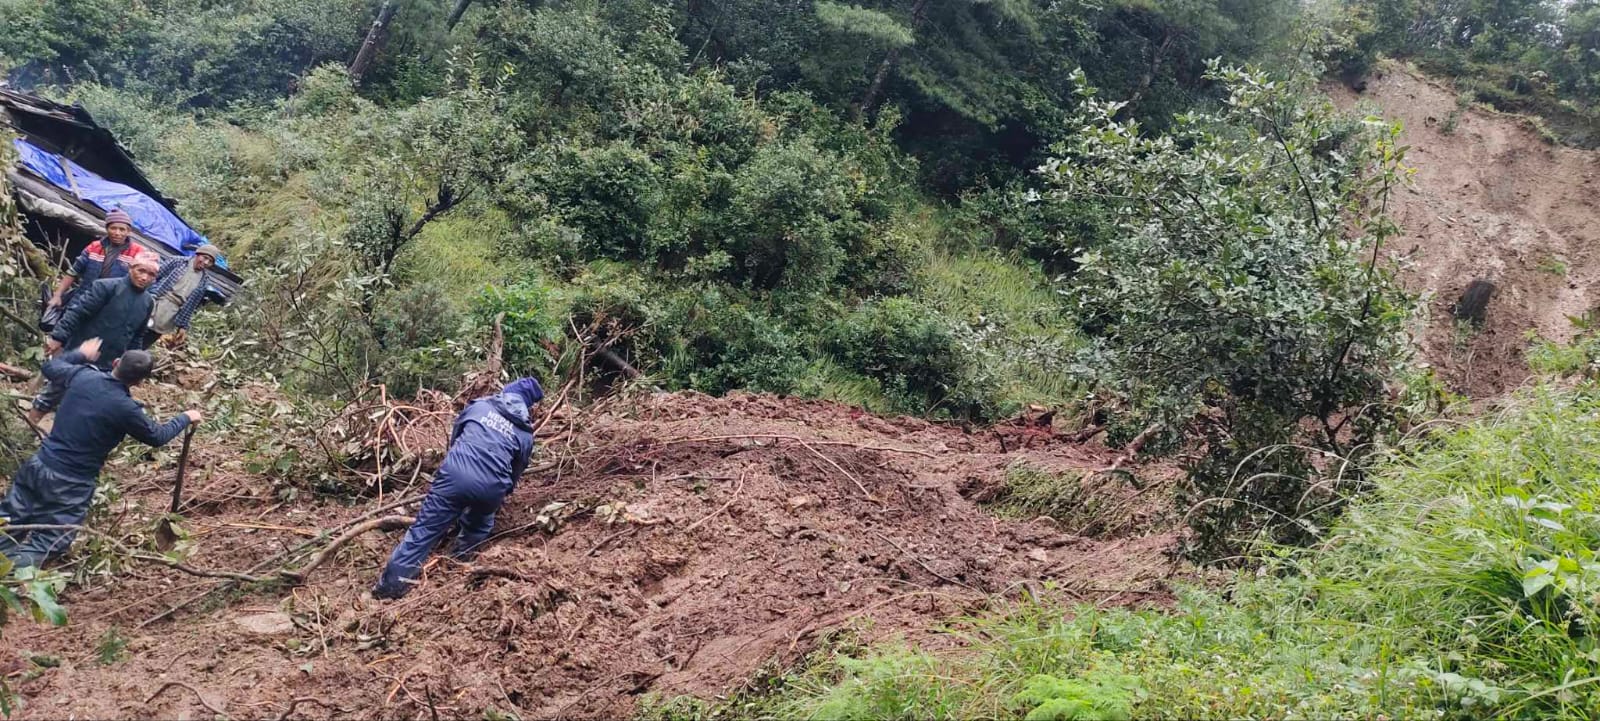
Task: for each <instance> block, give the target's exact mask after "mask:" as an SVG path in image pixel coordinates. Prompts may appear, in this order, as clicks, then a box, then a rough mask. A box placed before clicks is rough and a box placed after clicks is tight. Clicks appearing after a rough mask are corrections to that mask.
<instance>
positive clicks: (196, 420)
mask: <svg viewBox="0 0 1600 721" xmlns="http://www.w3.org/2000/svg"><path fill="white" fill-rule="evenodd" d="M183 414H184V415H186V416H188V417H189V423H190V424H191V425H198V424H200V423H202V422H204V421H205V419H206V416H205V414H203V413H201V412H200V411H199V409H195V408H191V409H189V410H186V411H184V412H183Z"/></svg>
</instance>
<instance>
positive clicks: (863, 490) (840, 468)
mask: <svg viewBox="0 0 1600 721" xmlns="http://www.w3.org/2000/svg"><path fill="white" fill-rule="evenodd" d="M795 440H797V441H800V439H798V438H796V439H795ZM800 445H802V446H805V449H806V450H808V451H811V453H812V455H815V456H816V457H818V458H821V459H822V460H823V461H824V462H825V463H827V464H828V465H830V466H833V467H834V468H835V469H836V470H838V471H839V472H840V473H843V474H844V477H845V478H848V479H850V482H851V483H854V484H856V488H859V489H861V495H863V496H866V497H867V500H869V501H872V502H873V503H876V504H878V505H880V506H882V505H884V503H883V501H880V500H878V497H877V496H874V495H872V492H871V491H868V490H867V487H866V486H864V485H862V484H861V479H859V478H856V474H854V473H851V472H849V471H847V470H845V468H844V466H841V465H839V463H838V461H835V460H833V459H832V458H829V457H827V456H825V455H823V453H822V451H819V450H817V448H816V446H813V445H811V444H810V443H807V442H805V441H800Z"/></svg>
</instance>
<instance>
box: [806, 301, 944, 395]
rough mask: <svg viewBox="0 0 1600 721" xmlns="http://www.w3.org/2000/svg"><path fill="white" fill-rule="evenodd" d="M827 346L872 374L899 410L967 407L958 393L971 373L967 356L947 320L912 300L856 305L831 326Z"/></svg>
mask: <svg viewBox="0 0 1600 721" xmlns="http://www.w3.org/2000/svg"><path fill="white" fill-rule="evenodd" d="M828 349H829V351H830V352H831V353H832V354H833V356H834V357H835V358H836V359H838V361H839V363H840V364H842V365H843V366H844V367H846V368H849V369H851V370H854V371H856V372H858V373H861V374H862V375H865V376H867V377H869V378H873V379H876V380H877V381H878V382H879V383H880V384H881V385H882V387H883V390H884V393H885V394H886V395H888V396H889V398H890V400H891V401H893V402H894V403H895V404H896V405H897V406H899V407H900V408H902V409H905V410H910V411H914V412H922V413H929V412H932V411H933V410H934V409H943V410H945V411H947V412H951V413H954V414H957V415H961V414H965V413H967V412H969V411H970V410H972V409H971V405H972V403H971V402H972V400H973V399H971V398H962V397H959V395H958V393H959V390H960V389H961V386H962V383H963V381H964V380H965V379H966V377H967V375H968V374H969V373H970V372H971V367H970V365H969V359H968V358H967V357H966V356H965V354H963V352H962V349H961V348H960V346H959V344H958V343H957V341H956V337H955V335H954V334H953V333H952V332H951V331H950V327H949V325H948V323H947V322H946V321H945V320H944V319H943V318H941V317H940V316H938V315H937V314H934V313H930V312H928V310H927V309H926V308H923V307H921V306H919V305H918V304H917V303H916V302H915V301H912V300H910V299H906V298H888V299H883V300H876V301H871V302H868V303H864V304H862V305H861V306H860V307H859V308H857V309H856V310H855V311H854V312H853V313H851V314H850V315H849V316H848V317H846V318H845V319H843V320H842V321H841V322H840V323H839V325H838V327H837V328H835V329H834V330H833V332H832V336H831V338H830V339H829V341H828Z"/></svg>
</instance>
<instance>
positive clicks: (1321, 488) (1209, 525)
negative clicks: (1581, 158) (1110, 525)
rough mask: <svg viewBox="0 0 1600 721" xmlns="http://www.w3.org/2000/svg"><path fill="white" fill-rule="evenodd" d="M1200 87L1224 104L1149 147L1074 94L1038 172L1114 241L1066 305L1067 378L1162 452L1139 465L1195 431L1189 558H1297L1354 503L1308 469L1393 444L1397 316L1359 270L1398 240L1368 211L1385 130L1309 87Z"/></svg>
mask: <svg viewBox="0 0 1600 721" xmlns="http://www.w3.org/2000/svg"><path fill="white" fill-rule="evenodd" d="M1210 77H1212V78H1214V79H1215V80H1217V81H1218V82H1219V83H1222V84H1223V85H1224V86H1225V87H1226V88H1227V89H1228V91H1229V99H1228V102H1227V103H1226V104H1224V105H1223V106H1222V107H1221V108H1220V109H1219V110H1217V111H1216V112H1214V113H1190V114H1186V115H1184V116H1182V117H1180V118H1178V119H1177V120H1176V121H1175V124H1174V126H1173V128H1172V130H1171V132H1170V133H1169V134H1168V135H1166V136H1161V137H1150V136H1145V135H1143V134H1142V133H1140V132H1139V128H1138V127H1136V126H1135V125H1133V124H1131V123H1127V122H1123V121H1119V120H1116V119H1115V114H1116V112H1117V110H1118V108H1119V105H1118V104H1117V103H1111V102H1104V101H1099V100H1096V99H1095V98H1093V97H1092V95H1093V91H1092V89H1089V88H1085V89H1084V93H1085V94H1086V95H1087V96H1088V99H1087V100H1086V101H1085V104H1084V112H1085V113H1086V118H1085V121H1084V132H1083V133H1082V134H1081V135H1079V136H1078V137H1076V138H1075V139H1073V140H1072V141H1071V142H1068V143H1064V144H1063V145H1062V146H1061V148H1060V150H1061V151H1062V152H1063V156H1062V157H1061V158H1059V159H1057V160H1053V161H1052V162H1051V163H1050V164H1048V165H1047V166H1046V168H1045V173H1046V176H1047V177H1048V178H1049V179H1051V180H1052V181H1053V182H1054V183H1056V185H1057V187H1058V188H1059V189H1060V191H1061V195H1062V197H1063V198H1067V199H1075V198H1090V199H1095V200H1096V201H1097V202H1100V203H1102V204H1103V205H1104V207H1105V208H1106V213H1107V218H1108V219H1111V220H1114V221H1115V223H1116V225H1117V228H1118V230H1119V231H1120V232H1119V233H1117V234H1114V235H1111V236H1108V237H1107V238H1105V239H1104V240H1103V241H1102V242H1101V243H1099V244H1098V245H1096V246H1095V247H1092V248H1089V249H1087V250H1085V251H1083V252H1082V253H1081V254H1080V255H1079V256H1078V262H1079V263H1080V265H1081V267H1080V270H1079V271H1078V272H1077V274H1076V275H1074V276H1073V278H1072V282H1071V284H1070V285H1069V286H1067V287H1065V288H1063V292H1065V293H1066V294H1067V295H1068V297H1069V298H1071V299H1072V300H1073V301H1074V302H1075V303H1076V305H1077V317H1078V319H1079V321H1080V323H1082V324H1083V327H1084V330H1085V333H1086V334H1087V335H1089V336H1091V337H1092V343H1089V344H1087V345H1086V346H1085V347H1084V348H1083V349H1082V350H1081V352H1080V353H1079V354H1078V359H1077V361H1076V363H1075V366H1076V369H1077V370H1078V372H1079V373H1080V374H1081V375H1082V377H1083V378H1084V379H1085V381H1086V382H1087V383H1090V384H1094V385H1096V386H1097V387H1098V388H1099V389H1101V390H1103V391H1105V392H1107V393H1109V394H1112V395H1113V396H1114V397H1116V398H1117V399H1118V401H1119V405H1120V407H1119V408H1117V409H1116V410H1118V411H1119V412H1118V413H1116V414H1115V415H1117V416H1120V418H1121V419H1122V420H1123V421H1124V422H1127V421H1129V420H1136V421H1137V422H1136V423H1130V424H1129V425H1130V427H1145V426H1149V427H1151V428H1153V429H1154V430H1155V431H1157V432H1160V433H1161V435H1160V436H1158V438H1157V442H1156V443H1155V445H1154V446H1151V448H1165V449H1167V450H1172V449H1175V448H1177V447H1178V439H1179V438H1181V437H1182V436H1183V434H1185V433H1186V432H1192V431H1194V430H1196V429H1198V430H1199V433H1198V435H1200V436H1202V437H1203V439H1204V441H1205V443H1204V445H1203V446H1202V447H1203V448H1205V452H1206V454H1205V456H1204V457H1202V458H1201V459H1200V460H1198V461H1195V462H1192V463H1191V464H1190V465H1189V468H1188V470H1189V485H1188V487H1187V488H1186V489H1185V492H1184V493H1181V494H1179V496H1178V498H1177V502H1178V503H1179V504H1180V508H1179V512H1180V513H1183V514H1184V517H1185V518H1187V519H1190V521H1191V522H1192V523H1191V525H1192V527H1193V528H1194V530H1195V531H1196V533H1195V534H1194V535H1193V536H1192V539H1191V540H1192V544H1193V545H1192V547H1191V553H1192V554H1193V555H1194V556H1195V557H1196V558H1200V559H1212V560H1215V559H1224V558H1227V559H1237V558H1238V557H1239V555H1240V551H1241V549H1243V548H1244V547H1245V546H1247V545H1248V544H1249V543H1250V541H1251V540H1252V539H1254V538H1255V537H1256V535H1257V534H1261V533H1265V534H1267V535H1268V536H1269V537H1271V538H1272V539H1273V540H1275V541H1278V542H1299V543H1303V542H1309V541H1310V540H1312V539H1314V538H1315V537H1316V535H1317V533H1318V532H1319V530H1320V528H1319V525H1318V524H1321V523H1323V522H1325V521H1326V518H1327V516H1328V515H1329V514H1332V513H1334V512H1336V511H1337V509H1338V508H1339V505H1340V502H1341V501H1342V499H1343V498H1344V497H1346V496H1347V495H1348V494H1349V493H1351V492H1353V491H1355V490H1357V489H1359V488H1360V484H1359V483H1345V482H1343V481H1346V480H1348V479H1343V478H1335V479H1332V480H1331V481H1330V482H1328V483H1319V479H1317V478H1315V477H1314V473H1313V469H1314V468H1316V467H1318V466H1317V464H1318V463H1319V462H1320V460H1321V453H1324V452H1326V453H1332V454H1335V455H1338V456H1341V457H1344V458H1346V460H1347V461H1351V462H1354V465H1353V466H1351V467H1353V468H1356V469H1359V468H1360V465H1359V463H1360V458H1359V457H1357V456H1358V455H1359V453H1360V452H1362V451H1363V450H1365V449H1370V448H1372V446H1371V445H1370V444H1371V442H1372V441H1373V440H1375V439H1377V438H1379V437H1380V436H1381V434H1383V433H1385V432H1387V431H1388V430H1390V429H1391V428H1392V426H1391V425H1389V423H1388V422H1389V421H1390V420H1391V418H1390V414H1389V412H1388V406H1387V405H1386V404H1385V403H1384V401H1385V397H1384V387H1383V384H1384V382H1385V381H1386V380H1387V378H1388V377H1389V375H1390V373H1391V371H1392V370H1393V368H1394V367H1395V366H1396V365H1397V364H1399V363H1400V362H1402V361H1403V360H1404V358H1405V357H1406V355H1407V353H1408V349H1409V346H1408V345H1407V343H1406V340H1405V337H1404V335H1403V333H1402V329H1403V324H1404V322H1405V319H1406V317H1407V315H1408V313H1409V311H1410V308H1411V299H1410V298H1409V297H1408V296H1407V295H1406V294H1405V292H1404V291H1403V289H1402V288H1401V287H1400V285H1399V284H1398V282H1397V281H1396V280H1395V277H1394V275H1393V270H1392V268H1390V267H1389V266H1387V265H1383V264H1379V263H1377V262H1369V257H1371V256H1372V255H1373V254H1374V253H1376V252H1378V249H1379V248H1381V246H1382V244H1383V242H1384V240H1385V239H1386V238H1388V237H1390V236H1391V235H1393V233H1394V232H1395V229H1394V226H1393V224H1392V222H1391V221H1390V220H1389V219H1388V218H1387V217H1386V216H1384V215H1383V213H1382V209H1383V208H1384V207H1385V203H1384V201H1383V198H1384V197H1385V196H1386V194H1387V193H1388V192H1390V191H1391V190H1392V189H1393V188H1394V187H1395V186H1397V185H1398V184H1400V183H1401V182H1403V180H1404V177H1405V174H1406V171H1405V170H1404V169H1403V168H1402V167H1401V166H1400V161H1401V159H1402V158H1403V157H1404V149H1403V148H1401V147H1400V146H1399V145H1398V144H1397V140H1396V137H1397V135H1398V132H1399V131H1398V129H1397V128H1395V127H1385V128H1383V129H1382V130H1381V131H1374V132H1371V133H1370V134H1365V135H1361V134H1357V135H1352V134H1350V133H1349V127H1350V125H1351V121H1349V120H1347V119H1345V118H1343V117H1342V116H1340V115H1339V114H1338V112H1337V111H1335V110H1334V108H1333V107H1332V104H1331V103H1330V102H1329V101H1327V100H1326V99H1325V98H1318V97H1317V96H1315V95H1313V93H1314V90H1313V89H1312V88H1311V87H1309V86H1308V85H1307V82H1308V80H1307V79H1305V78H1298V79H1296V78H1290V79H1287V80H1278V79H1272V78H1269V77H1267V76H1266V75H1264V74H1262V73H1259V72H1255V71H1246V70H1237V69H1225V68H1221V67H1220V66H1216V65H1213V67H1212V71H1211V75H1210ZM1341 138H1342V139H1343V142H1342V144H1339V145H1335V143H1339V142H1340V141H1341ZM1352 230H1354V231H1355V232H1353V233H1352V232H1351V231H1352ZM1363 408H1365V409H1368V411H1367V412H1360V413H1358V412H1356V411H1357V410H1358V409H1363ZM1352 419H1353V420H1352ZM1358 476H1359V472H1358V471H1357V478H1356V479H1355V480H1359V477H1358ZM1191 509H1192V512H1191Z"/></svg>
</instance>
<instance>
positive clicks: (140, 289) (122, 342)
mask: <svg viewBox="0 0 1600 721" xmlns="http://www.w3.org/2000/svg"><path fill="white" fill-rule="evenodd" d="M156 270H157V263H156V261H155V256H154V254H153V253H152V254H150V255H146V256H141V257H139V258H137V259H135V260H134V261H133V264H132V265H131V266H130V267H129V268H128V275H127V277H123V278H106V279H105V280H97V281H95V282H93V283H90V284H89V287H88V288H87V289H85V290H83V291H81V292H79V293H78V295H77V297H75V298H73V300H72V305H71V306H70V307H68V308H67V312H66V315H63V316H62V317H61V322H60V323H57V324H56V327H55V330H52V331H50V337H49V338H47V339H46V340H45V344H44V349H45V354H46V355H51V356H53V355H55V354H57V353H60V352H61V349H62V348H63V347H66V348H73V347H76V346H79V345H82V344H83V343H84V341H87V340H89V339H90V338H99V339H100V342H101V343H102V344H103V345H102V346H101V347H100V353H99V356H98V360H96V361H95V365H96V366H98V367H99V368H100V369H101V370H111V364H112V363H115V362H116V360H117V359H118V358H121V357H122V354H123V352H125V351H127V350H129V349H131V348H138V347H139V346H140V345H141V344H142V343H143V340H144V329H145V324H146V322H147V321H148V320H149V319H150V309H151V307H152V301H151V299H150V294H149V293H147V292H145V289H146V288H149V287H150V284H151V283H152V282H154V281H155V279H156ZM64 390H65V389H64V388H63V387H62V386H61V385H60V384H58V383H54V382H50V383H46V384H45V387H44V390H43V391H41V392H40V393H39V396H38V397H37V398H34V399H33V408H32V409H30V410H29V411H28V420H29V422H31V423H33V424H35V425H37V424H38V423H39V421H40V420H42V419H43V418H44V416H45V414H46V413H49V412H51V411H53V410H55V409H56V405H57V404H59V403H60V402H61V393H62V392H63V391H64Z"/></svg>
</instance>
